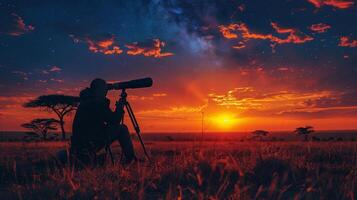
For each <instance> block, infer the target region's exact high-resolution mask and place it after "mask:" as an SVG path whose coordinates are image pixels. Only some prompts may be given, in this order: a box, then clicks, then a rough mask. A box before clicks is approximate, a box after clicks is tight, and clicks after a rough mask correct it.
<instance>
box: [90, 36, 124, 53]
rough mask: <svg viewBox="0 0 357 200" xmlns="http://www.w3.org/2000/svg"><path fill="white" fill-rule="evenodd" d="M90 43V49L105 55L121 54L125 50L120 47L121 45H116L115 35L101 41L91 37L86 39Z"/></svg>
mask: <svg viewBox="0 0 357 200" xmlns="http://www.w3.org/2000/svg"><path fill="white" fill-rule="evenodd" d="M86 42H87V44H88V46H89V47H88V48H89V50H90V51H92V52H94V53H98V52H100V53H103V54H105V55H112V54H121V53H123V51H122V50H121V49H120V48H119V46H115V45H114V37H112V38H109V39H103V40H100V41H95V40H92V39H90V38H87V39H86Z"/></svg>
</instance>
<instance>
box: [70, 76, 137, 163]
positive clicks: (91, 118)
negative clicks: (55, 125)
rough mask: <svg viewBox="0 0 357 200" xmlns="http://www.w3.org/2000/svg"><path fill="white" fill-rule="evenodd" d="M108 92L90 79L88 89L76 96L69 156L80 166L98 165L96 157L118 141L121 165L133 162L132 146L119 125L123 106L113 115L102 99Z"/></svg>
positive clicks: (105, 84) (104, 87)
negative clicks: (120, 149)
mask: <svg viewBox="0 0 357 200" xmlns="http://www.w3.org/2000/svg"><path fill="white" fill-rule="evenodd" d="M107 92H108V89H107V83H106V82H105V81H104V80H103V79H94V80H93V81H92V82H91V84H90V87H89V88H86V89H84V90H82V91H81V93H80V104H79V107H78V109H77V112H76V114H75V117H74V120H73V127H72V134H73V135H72V138H71V147H70V153H71V155H72V156H73V157H74V160H77V161H79V162H80V163H82V164H93V163H96V162H98V155H97V153H98V152H99V151H101V150H103V149H104V148H105V147H106V146H107V145H110V144H111V143H112V142H114V141H116V140H117V141H119V143H120V145H121V148H122V152H123V154H124V156H125V157H124V159H125V160H124V163H131V162H132V161H133V160H135V159H136V158H135V153H134V148H133V143H132V141H131V138H130V134H129V131H128V128H127V127H126V126H125V125H122V124H120V120H121V119H122V117H123V114H124V109H123V105H119V106H117V108H116V109H115V111H112V110H111V109H110V107H109V105H110V101H109V99H108V98H106V95H107Z"/></svg>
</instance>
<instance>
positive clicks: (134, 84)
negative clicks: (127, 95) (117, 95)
mask: <svg viewBox="0 0 357 200" xmlns="http://www.w3.org/2000/svg"><path fill="white" fill-rule="evenodd" d="M107 85H108V90H122V89H135V88H145V87H151V86H152V78H141V79H135V80H131V81H125V82H117V83H109V84H107Z"/></svg>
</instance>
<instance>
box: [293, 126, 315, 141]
mask: <svg viewBox="0 0 357 200" xmlns="http://www.w3.org/2000/svg"><path fill="white" fill-rule="evenodd" d="M313 132H315V131H314V127H312V126H305V127H298V128H296V129H295V131H294V133H296V134H298V135H303V136H304V138H305V141H308V140H309V135H310V134H311V133H313Z"/></svg>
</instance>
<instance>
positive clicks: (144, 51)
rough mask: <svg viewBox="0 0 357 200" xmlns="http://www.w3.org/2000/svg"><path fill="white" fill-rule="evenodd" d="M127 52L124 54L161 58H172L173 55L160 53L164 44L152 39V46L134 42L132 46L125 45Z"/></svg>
mask: <svg viewBox="0 0 357 200" xmlns="http://www.w3.org/2000/svg"><path fill="white" fill-rule="evenodd" d="M125 46H126V47H127V48H128V49H129V50H128V51H127V52H126V53H127V54H128V55H144V56H147V57H155V58H161V57H166V56H172V55H173V53H170V52H164V53H163V52H161V50H162V47H164V46H165V42H162V41H160V40H159V39H154V40H153V44H151V45H147V44H139V43H138V42H134V43H132V44H127V45H125Z"/></svg>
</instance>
